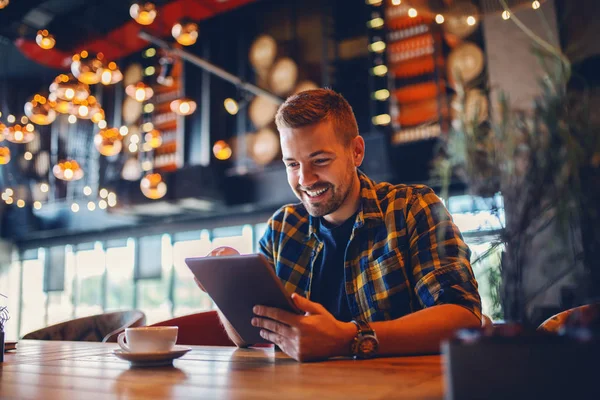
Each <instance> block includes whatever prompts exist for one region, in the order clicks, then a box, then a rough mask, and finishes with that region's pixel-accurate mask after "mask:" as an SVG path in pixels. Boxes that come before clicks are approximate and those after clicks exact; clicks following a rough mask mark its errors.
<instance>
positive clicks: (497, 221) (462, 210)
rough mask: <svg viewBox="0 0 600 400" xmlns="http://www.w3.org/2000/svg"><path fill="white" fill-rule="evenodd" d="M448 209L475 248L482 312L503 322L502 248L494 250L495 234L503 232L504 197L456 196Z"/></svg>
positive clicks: (473, 266) (473, 251) (473, 248)
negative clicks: (500, 288) (500, 289)
mask: <svg viewBox="0 0 600 400" xmlns="http://www.w3.org/2000/svg"><path fill="white" fill-rule="evenodd" d="M448 210H449V211H450V213H451V214H452V218H453V220H454V223H455V224H456V225H457V226H458V228H459V229H460V231H461V232H462V233H463V236H464V237H465V242H466V243H467V244H468V245H469V248H470V249H471V253H472V254H471V266H472V268H473V273H474V274H475V279H477V284H478V286H479V295H480V296H481V307H482V311H483V313H484V314H486V315H487V316H489V317H490V318H492V319H501V318H502V310H501V306H500V304H499V301H498V296H497V293H496V292H497V288H498V284H499V276H500V256H501V254H502V248H501V247H496V248H494V249H492V245H493V243H494V242H495V241H496V240H497V237H496V236H495V235H494V234H493V231H496V230H500V229H502V227H503V226H504V222H505V221H504V205H503V199H502V196H500V195H496V196H495V197H493V198H482V197H477V196H469V195H463V196H453V197H450V199H449V201H448ZM490 231H492V232H490Z"/></svg>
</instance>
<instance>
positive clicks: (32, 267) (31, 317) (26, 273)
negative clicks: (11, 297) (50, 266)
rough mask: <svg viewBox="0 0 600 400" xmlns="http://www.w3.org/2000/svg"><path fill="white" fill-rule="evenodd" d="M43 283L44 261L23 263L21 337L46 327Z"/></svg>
mask: <svg viewBox="0 0 600 400" xmlns="http://www.w3.org/2000/svg"><path fill="white" fill-rule="evenodd" d="M43 283H44V261H43V259H38V260H28V261H23V294H22V296H21V297H22V301H23V308H22V309H21V330H20V334H21V336H22V335H25V334H27V333H29V332H33V331H36V330H38V329H40V328H43V327H44V326H45V325H46V323H45V320H46V293H44V290H43Z"/></svg>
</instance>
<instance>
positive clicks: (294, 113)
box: [275, 89, 358, 144]
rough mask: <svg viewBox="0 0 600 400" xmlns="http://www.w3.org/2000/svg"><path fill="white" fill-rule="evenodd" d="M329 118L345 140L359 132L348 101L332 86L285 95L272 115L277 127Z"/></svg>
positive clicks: (302, 125)
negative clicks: (275, 112) (331, 87)
mask: <svg viewBox="0 0 600 400" xmlns="http://www.w3.org/2000/svg"><path fill="white" fill-rule="evenodd" d="M327 120H329V121H332V123H333V127H334V129H335V134H336V135H337V137H338V138H339V139H342V140H343V143H344V144H348V143H350V141H351V140H352V139H354V138H355V137H357V136H358V124H357V123H356V117H355V116H354V112H353V111H352V107H350V104H348V102H347V101H346V99H344V97H343V96H342V95H341V94H339V93H336V92H334V91H333V90H331V89H314V90H306V91H304V92H300V93H298V94H295V95H293V96H290V97H288V98H287V100H286V101H285V103H283V104H282V105H281V106H280V107H279V110H277V116H276V117H275V123H276V124H277V129H282V128H302V127H304V126H308V125H313V124H316V123H319V122H322V121H327Z"/></svg>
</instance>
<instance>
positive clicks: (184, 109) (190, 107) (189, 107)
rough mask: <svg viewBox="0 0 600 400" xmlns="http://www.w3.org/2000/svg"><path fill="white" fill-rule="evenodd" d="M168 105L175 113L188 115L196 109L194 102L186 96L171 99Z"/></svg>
mask: <svg viewBox="0 0 600 400" xmlns="http://www.w3.org/2000/svg"><path fill="white" fill-rule="evenodd" d="M170 106H171V111H173V112H174V113H175V114H177V115H190V114H193V113H194V111H196V102H195V101H194V100H192V99H188V98H183V99H177V100H173V101H172V102H171V105H170Z"/></svg>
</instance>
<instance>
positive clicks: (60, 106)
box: [48, 93, 73, 114]
mask: <svg viewBox="0 0 600 400" xmlns="http://www.w3.org/2000/svg"><path fill="white" fill-rule="evenodd" d="M48 101H50V102H51V103H52V104H53V105H54V111H56V112H57V113H61V114H68V113H69V112H70V111H71V107H72V106H73V103H72V102H70V101H65V100H60V99H59V98H58V97H56V93H50V94H49V95H48Z"/></svg>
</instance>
